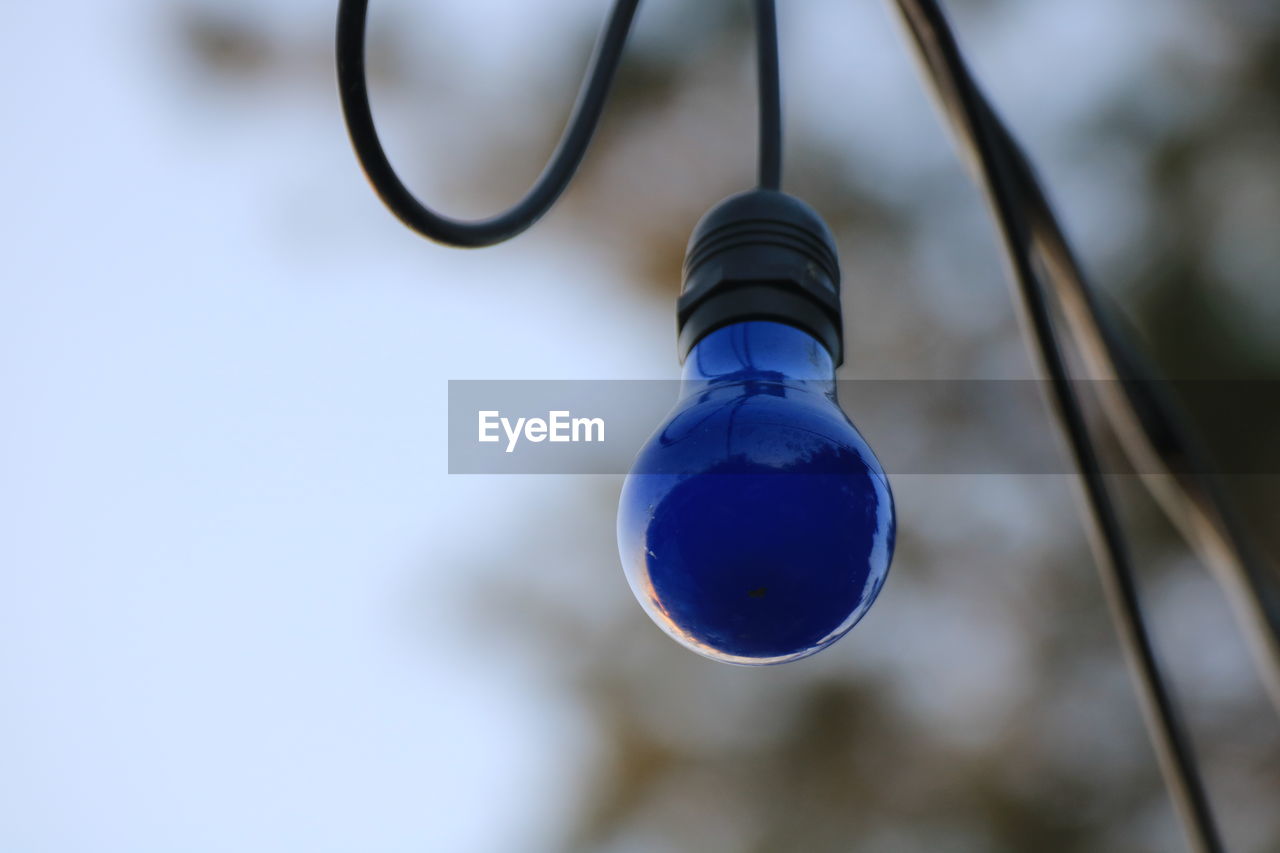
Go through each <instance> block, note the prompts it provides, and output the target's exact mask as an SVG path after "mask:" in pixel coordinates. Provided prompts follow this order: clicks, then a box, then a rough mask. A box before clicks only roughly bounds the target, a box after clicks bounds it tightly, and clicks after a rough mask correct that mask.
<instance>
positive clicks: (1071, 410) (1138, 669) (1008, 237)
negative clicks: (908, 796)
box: [896, 0, 1224, 853]
mask: <svg viewBox="0 0 1280 853" xmlns="http://www.w3.org/2000/svg"><path fill="white" fill-rule="evenodd" d="M896 2H897V7H898V9H899V11H900V12H901V13H902V15H903V17H904V19H905V21H906V23H907V26H908V28H909V30H910V32H911V34H912V36H913V37H914V39H915V43H916V47H917V49H918V51H919V54H920V57H921V59H922V60H923V61H924V64H925V67H926V69H927V70H928V71H929V73H930V76H931V79H932V83H933V85H934V89H935V91H936V94H937V95H938V97H939V98H940V99H941V101H942V102H943V103H944V104H945V105H946V107H947V110H948V114H949V115H950V117H951V119H952V122H953V124H954V125H955V129H956V131H957V133H958V135H959V137H960V139H961V140H963V142H964V145H965V147H966V149H967V150H968V152H969V154H970V155H971V157H972V158H973V161H974V162H973V165H974V166H975V168H976V171H977V173H978V175H979V176H980V177H981V180H982V183H983V185H984V188H985V190H986V193H987V196H988V200H989V201H990V203H991V206H992V209H993V211H994V213H995V217H996V219H997V222H998V225H999V227H1000V232H1001V237H1002V240H1003V243H1004V247H1005V253H1006V257H1007V260H1008V261H1009V263H1010V265H1011V266H1012V268H1013V273H1014V280H1015V282H1016V284H1017V290H1018V292H1019V294H1020V295H1021V300H1020V304H1021V308H1022V312H1023V315H1024V320H1025V321H1026V324H1027V325H1028V326H1029V328H1030V330H1031V332H1032V337H1033V339H1034V341H1035V344H1036V351H1037V353H1038V356H1039V360H1040V364H1041V368H1042V370H1043V371H1044V372H1045V374H1046V375H1047V376H1048V377H1049V378H1050V380H1051V383H1050V385H1051V389H1052V402H1053V404H1054V408H1055V411H1056V414H1057V416H1058V418H1059V421H1060V423H1061V425H1062V428H1063V432H1064V433H1065V437H1066V439H1067V442H1068V445H1069V446H1070V449H1071V452H1072V455H1073V456H1074V458H1075V462H1076V466H1077V468H1078V469H1079V472H1080V480H1079V483H1080V485H1081V487H1082V488H1083V491H1084V495H1085V497H1086V505H1087V508H1088V521H1089V525H1090V532H1091V533H1092V540H1093V542H1094V546H1095V552H1096V555H1097V562H1098V566H1099V570H1100V574H1101V577H1102V585H1103V589H1104V592H1105V594H1106V598H1107V603H1108V606H1109V609H1110V611H1111V615H1112V620H1113V622H1114V623H1115V626H1116V631H1117V634H1118V635H1119V637H1120V640H1121V645H1122V646H1123V648H1124V650H1125V653H1126V656H1127V658H1128V660H1129V663H1130V667H1131V670H1132V672H1133V674H1134V676H1135V682H1136V686H1137V688H1138V695H1139V698H1140V700H1141V703H1142V706H1143V711H1144V714H1145V717H1146V720H1147V728H1148V732H1149V734H1150V736H1151V739H1152V743H1153V746H1154V747H1155V751H1156V755H1157V758H1158V759H1159V763H1160V767H1161V770H1162V772H1163V774H1164V778H1165V783H1166V785H1167V786H1168V788H1169V792H1170V795H1171V797H1172V798H1173V801H1174V804H1175V806H1176V808H1177V811H1178V814H1179V816H1180V817H1181V819H1182V823H1183V827H1184V829H1185V830H1186V833H1187V837H1188V841H1189V843H1190V844H1191V846H1192V848H1193V849H1194V850H1196V851H1201V853H1220V851H1223V850H1224V847H1223V845H1222V841H1221V838H1220V835H1219V832H1218V829H1217V826H1216V823H1215V820H1214V816H1213V812H1212V809H1211V807H1210V804H1209V800H1208V797H1207V795H1206V793H1205V789H1204V784H1203V782H1202V781H1201V778H1200V772H1199V769H1198V767H1197V764H1196V759H1195V753H1194V750H1193V749H1192V746H1191V743H1190V741H1189V739H1188V737H1187V735H1186V734H1185V732H1184V731H1183V729H1182V725H1181V723H1180V720H1179V715H1178V711H1177V705H1176V702H1175V700H1174V698H1173V696H1172V694H1171V692H1170V690H1169V688H1168V686H1167V685H1166V684H1165V681H1164V678H1163V675H1162V674H1161V671H1160V667H1159V664H1158V662H1157V660H1156V657H1155V652H1154V649H1153V646H1152V643H1151V639H1150V636H1149V634H1148V631H1147V628H1146V624H1145V620H1144V618H1143V614H1142V607H1141V603H1140V601H1139V599H1138V592H1137V584H1136V579H1135V573H1134V569H1133V564H1132V560H1131V557H1130V555H1129V552H1128V547H1127V544H1126V541H1125V536H1124V532H1123V530H1122V528H1121V525H1120V522H1119V518H1118V516H1117V514H1116V511H1115V506H1114V504H1113V502H1112V498H1111V494H1110V492H1109V490H1108V488H1107V484H1106V482H1105V480H1104V478H1103V476H1102V474H1101V469H1100V467H1099V464H1098V456H1097V452H1096V450H1095V448H1094V446H1093V440H1092V438H1091V436H1090V434H1089V430H1088V426H1087V423H1086V421H1085V417H1084V413H1083V410H1082V408H1081V405H1080V401H1079V399H1078V398H1077V396H1076V394H1075V391H1074V389H1073V388H1072V385H1071V381H1070V374H1069V371H1068V369H1067V365H1066V361H1065V359H1064V357H1063V354H1062V351H1061V348H1060V346H1059V342H1058V337H1057V332H1056V329H1055V327H1054V319H1053V316H1052V313H1051V311H1050V306H1049V304H1048V301H1047V300H1046V298H1045V294H1044V293H1043V292H1042V291H1041V289H1040V283H1039V281H1038V279H1037V276H1036V270H1035V267H1034V263H1033V259H1032V257H1031V254H1030V252H1029V251H1027V249H1028V248H1029V247H1030V246H1031V244H1032V235H1031V233H1030V232H1029V230H1028V224H1027V221H1026V219H1025V218H1024V216H1023V212H1022V210H1021V205H1020V204H1019V199H1018V197H1017V194H1016V192H1015V190H1014V187H1015V183H1014V181H1013V179H1012V176H1011V174H1010V163H1009V162H1008V156H1007V152H1004V151H1002V150H1001V148H1000V146H999V142H1000V134H999V133H997V132H995V131H994V129H993V122H992V119H993V117H994V113H993V112H992V110H991V109H990V107H989V105H988V104H987V103H986V101H985V99H984V98H983V97H982V95H981V93H980V92H979V91H978V89H977V86H976V85H975V83H974V82H973V80H972V77H971V76H970V74H969V72H968V68H967V67H966V65H965V63H964V60H963V57H962V55H961V54H960V50H959V47H958V45H957V44H956V42H955V36H954V34H953V33H952V32H951V29H950V27H949V25H948V24H947V21H946V19H945V17H944V16H943V14H942V11H941V9H940V8H939V6H938V4H937V3H936V2H934V0H896Z"/></svg>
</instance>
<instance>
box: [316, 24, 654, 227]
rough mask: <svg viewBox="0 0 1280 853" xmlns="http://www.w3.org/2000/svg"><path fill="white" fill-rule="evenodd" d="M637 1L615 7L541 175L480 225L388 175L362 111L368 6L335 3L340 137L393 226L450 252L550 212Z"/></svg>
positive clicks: (573, 165)
mask: <svg viewBox="0 0 1280 853" xmlns="http://www.w3.org/2000/svg"><path fill="white" fill-rule="evenodd" d="M637 6H639V0H615V2H614V4H613V8H612V10H611V11H610V12H609V17H608V19H607V20H606V21H605V25H604V28H603V30H602V31H601V33H600V37H599V39H597V41H596V46H595V50H594V52H593V54H592V57H591V61H590V63H589V65H588V67H587V73H586V75H585V77H584V78H583V82H582V87H581V89H580V90H579V92H578V99H577V102H576V103H575V104H574V107H573V111H572V113H571V114H570V116H569V121H568V124H567V125H566V126H565V130H564V134H563V135H562V136H561V138H560V142H559V144H557V145H556V149H555V152H554V153H553V154H552V155H551V159H550V160H549V161H548V162H547V165H546V167H545V168H544V169H543V170H542V174H541V175H539V176H538V179H537V180H536V181H535V182H534V184H533V186H532V187H531V188H530V189H529V191H528V192H527V193H526V194H525V196H524V198H522V199H520V201H518V202H516V203H515V204H514V205H513V206H512V207H510V208H509V209H507V210H505V211H503V212H502V213H500V214H498V215H497V216H492V217H490V218H488V219H479V220H474V221H466V220H460V219H452V218H450V217H447V216H444V215H442V214H439V213H436V212H435V211H433V210H431V209H430V208H428V207H427V206H426V205H424V204H423V203H422V202H420V201H418V199H417V198H416V197H415V196H414V195H413V193H412V192H411V191H410V190H409V188H408V187H406V186H405V185H404V182H403V181H401V180H400V177H399V176H398V175H397V174H396V172H395V169H393V168H392V166H391V163H390V161H389V160H388V159H387V154H386V151H385V150H384V149H383V147H382V143H381V142H380V141H379V139H378V131H377V129H376V128H375V126H374V122H373V111H372V109H371V108H370V105H369V90H368V81H367V80H366V75H365V52H364V43H365V29H366V23H367V18H368V7H369V0H340V2H339V4H338V32H337V65H338V94H339V96H340V98H341V100H342V114H343V117H344V118H345V119H346V123H347V132H348V133H349V134H350V136H351V145H352V147H353V148H354V149H355V152H356V157H357V158H358V159H359V161H360V166H361V168H363V169H364V173H365V175H366V176H367V177H368V178H369V183H370V184H372V185H373V189H374V192H376V193H377V194H378V197H379V198H380V199H382V202H383V204H385V205H386V206H387V207H388V208H390V210H391V212H392V213H394V214H395V215H396V216H397V217H398V218H399V219H400V221H401V222H403V223H404V224H405V225H406V226H408V227H409V228H410V229H412V230H413V231H416V232H417V233H418V234H421V235H422V236H423V237H426V238H428V239H430V240H435V241H436V242H439V243H445V244H447V245H450V246H462V247H467V248H478V247H481V246H492V245H494V244H496V243H501V242H503V241H505V240H510V239H511V238H512V237H514V236H516V235H517V234H519V233H521V232H522V231H524V230H525V229H526V228H528V227H529V226H530V225H532V224H533V223H535V222H537V221H538V219H540V218H541V217H542V216H543V214H545V213H546V212H547V211H548V210H550V209H551V206H552V205H553V204H555V202H556V200H557V199H558V198H559V197H560V195H561V193H563V192H564V190H565V188H566V187H567V186H568V185H569V182H570V181H571V180H572V179H573V175H574V173H575V172H576V171H577V169H578V166H579V164H580V163H581V162H582V158H583V155H585V154H586V151H587V148H588V146H589V145H590V143H591V137H592V135H593V134H594V133H595V129H596V126H597V125H598V124H599V122H600V114H601V113H602V112H603V111H604V105H605V102H606V101H607V100H608V96H609V89H610V86H611V85H612V83H613V79H614V76H615V74H616V72H617V70H618V63H619V60H620V59H621V58H622V49H623V47H624V46H625V44H626V41H627V35H628V33H629V32H630V30H631V23H632V21H633V19H634V18H635V12H636V7H637Z"/></svg>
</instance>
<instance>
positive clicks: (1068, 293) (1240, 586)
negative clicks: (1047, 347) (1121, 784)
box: [989, 116, 1280, 711]
mask: <svg viewBox="0 0 1280 853" xmlns="http://www.w3.org/2000/svg"><path fill="white" fill-rule="evenodd" d="M989 121H990V123H991V124H992V126H993V128H994V129H995V131H996V132H997V133H998V134H999V136H1000V139H1001V145H1002V148H1003V149H1004V150H1005V151H1006V152H1007V153H1008V157H1009V160H1010V164H1011V172H1012V175H1013V178H1014V179H1015V181H1016V183H1017V187H1018V195H1019V199H1020V200H1021V201H1022V203H1023V204H1024V205H1025V208H1024V209H1025V214H1026V217H1027V220H1028V222H1029V224H1030V231H1031V234H1032V237H1033V244H1032V248H1033V249H1034V251H1035V253H1036V257H1037V259H1038V261H1039V262H1040V266H1041V268H1042V270H1043V274H1044V277H1045V279H1046V280H1047V281H1048V283H1049V284H1050V285H1051V286H1052V288H1053V290H1054V293H1055V295H1056V296H1057V299H1058V302H1059V305H1060V307H1061V310H1062V314H1063V317H1064V318H1065V320H1066V323H1067V327H1068V330H1069V333H1070V336H1071V338H1072V343H1073V344H1074V345H1075V347H1076V349H1077V350H1078V351H1079V353H1080V355H1081V357H1082V358H1083V359H1084V360H1085V362H1086V363H1087V365H1088V367H1089V369H1090V371H1091V373H1092V375H1093V377H1094V378H1096V379H1101V380H1104V381H1101V382H1098V383H1095V387H1097V388H1098V389H1099V392H1100V394H1099V400H1100V402H1101V403H1102V407H1103V413H1104V415H1105V416H1106V418H1107V421H1108V424H1109V425H1110V426H1111V429H1112V431H1113V432H1114V433H1115V435H1116V437H1117V438H1118V439H1119V441H1120V445H1121V448H1122V449H1123V450H1124V453H1125V455H1126V457H1127V458H1128V459H1129V460H1130V462H1131V463H1132V465H1133V468H1134V470H1135V471H1138V472H1142V473H1144V474H1148V476H1144V477H1142V482H1143V483H1144V485H1146V487H1147V489H1148V490H1149V491H1150V492H1151V494H1152V496H1153V497H1154V498H1155V499H1156V502H1157V504H1159V505H1160V507H1161V508H1162V509H1163V510H1164V512H1165V514H1166V515H1167V516H1168V518H1169V519H1170V521H1171V522H1172V523H1173V524H1174V526H1175V527H1176V528H1177V529H1178V530H1179V532H1180V533H1181V534H1182V536H1183V538H1184V539H1185V540H1186V541H1187V543H1188V544H1189V545H1190V546H1191V547H1192V548H1193V549H1194V550H1195V551H1196V552H1197V554H1199V556H1200V558H1201V559H1202V560H1203V561H1204V562H1205V564H1206V565H1207V566H1209V568H1210V570H1211V571H1212V572H1213V574H1214V576H1215V577H1216V579H1217V581H1218V583H1219V584H1220V585H1221V586H1222V588H1223V591H1224V593H1225V595H1226V597H1227V601H1228V602H1229V604H1230V606H1231V608H1232V611H1233V613H1234V615H1235V618H1236V622H1237V624H1238V625H1239V626H1240V628H1241V631H1242V632H1243V634H1244V636H1245V639H1246V640H1247V642H1248V644H1249V648H1250V650H1251V652H1252V653H1253V659H1254V665H1255V669H1256V670H1257V672H1258V676H1259V678H1260V680H1261V681H1262V684H1263V686H1264V687H1265V688H1266V690H1267V692H1268V694H1269V695H1270V697H1271V701H1272V704H1273V705H1274V706H1275V708H1276V710H1277V711H1280V588H1277V582H1276V575H1275V571H1274V569H1272V568H1271V567H1270V566H1268V565H1267V564H1266V563H1265V562H1264V561H1263V559H1262V557H1261V555H1260V554H1259V553H1258V550H1257V548H1256V547H1255V546H1254V545H1253V543H1252V542H1251V541H1250V540H1249V537H1248V536H1247V535H1246V534H1245V532H1244V528H1243V525H1242V524H1241V522H1240V520H1239V518H1238V517H1237V515H1236V513H1235V512H1234V510H1233V508H1232V506H1231V504H1230V502H1229V501H1228V500H1227V497H1226V494H1225V491H1224V489H1223V488H1222V485H1221V483H1220V482H1219V481H1218V479H1217V477H1215V476H1214V474H1213V467H1212V464H1211V462H1210V459H1209V454H1208V453H1207V452H1206V451H1205V449H1204V448H1203V447H1202V446H1201V444H1200V442H1199V441H1198V440H1197V438H1196V435H1195V431H1194V430H1193V429H1191V428H1190V427H1189V426H1188V425H1187V418H1186V416H1185V414H1184V413H1183V412H1182V411H1181V409H1180V407H1179V406H1178V404H1177V401H1176V400H1174V399H1173V398H1172V397H1171V396H1170V395H1169V394H1167V393H1165V392H1164V389H1163V386H1162V384H1161V383H1160V382H1159V381H1157V379H1156V377H1157V371H1156V370H1155V369H1154V368H1153V367H1152V366H1151V365H1150V364H1149V363H1148V360H1147V359H1146V357H1145V356H1144V354H1143V353H1142V352H1141V351H1140V350H1139V349H1137V348H1136V347H1133V346H1131V345H1130V344H1129V341H1128V340H1127V339H1126V335H1125V334H1124V329H1123V327H1122V326H1121V325H1120V322H1121V321H1120V319H1119V315H1118V313H1117V312H1116V311H1114V310H1112V309H1110V308H1109V307H1108V306H1107V305H1106V304H1105V303H1104V302H1103V301H1102V299H1101V298H1100V295H1099V294H1097V293H1095V292H1094V290H1093V289H1092V288H1091V287H1089V285H1088V282H1087V279H1086V277H1085V275H1084V273H1083V271H1082V268H1081V267H1080V264H1079V263H1078V262H1077V260H1076V258H1075V256H1074V254H1073V253H1072V251H1071V248H1070V246H1069V245H1068V244H1067V241H1066V238H1065V236H1064V235H1063V231H1062V227H1061V226H1060V225H1059V224H1058V221H1057V218H1056V217H1055V216H1054V213H1053V210H1052V208H1051V207H1050V206H1049V204H1048V201H1047V200H1046V199H1045V196H1044V191H1043V189H1042V188H1041V187H1040V185H1039V182H1038V181H1037V180H1036V177H1035V173H1034V171H1033V170H1032V168H1031V165H1030V163H1029V161H1028V160H1027V158H1026V156H1025V154H1023V152H1022V151H1021V149H1020V148H1019V147H1018V145H1017V143H1016V141H1015V140H1014V139H1013V138H1012V137H1011V136H1010V135H1009V133H1008V131H1007V129H1005V128H1004V127H1003V126H1002V125H1001V124H1000V123H999V121H998V120H997V119H996V118H995V117H994V116H991V118H990V119H989Z"/></svg>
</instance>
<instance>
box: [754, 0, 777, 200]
mask: <svg viewBox="0 0 1280 853" xmlns="http://www.w3.org/2000/svg"><path fill="white" fill-rule="evenodd" d="M781 76H782V75H781V74H780V72H779V70H778V14H777V9H776V8H775V5H774V0H756V79H757V83H758V85H759V92H760V97H759V100H760V164H759V165H760V188H761V189H765V190H776V189H780V188H781V186H782V82H781Z"/></svg>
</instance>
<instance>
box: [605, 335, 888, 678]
mask: <svg viewBox="0 0 1280 853" xmlns="http://www.w3.org/2000/svg"><path fill="white" fill-rule="evenodd" d="M894 531H895V527H894V512H893V497H892V495H891V493H890V491H889V485H888V482H887V481H886V479H885V475H884V472H883V471H882V470H881V468H880V463H879V462H878V461H877V460H876V458H875V455H874V454H873V453H872V452H871V449H870V448H869V447H868V446H867V444H866V442H865V441H863V439H862V436H861V435H859V434H858V431H857V430H856V429H855V428H854V426H853V424H852V423H851V422H850V421H849V418H848V417H847V416H846V415H845V413H844V412H843V411H842V410H841V409H840V406H839V404H838V403H837V402H836V385H835V367H834V365H833V362H832V359H831V355H830V353H828V351H827V349H826V348H825V347H824V346H823V345H822V344H821V343H819V342H818V341H817V340H816V339H814V338H813V337H812V336H810V335H809V334H808V333H806V332H804V331H802V330H800V329H797V328H794V327H792V326H788V325H784V324H781V323H773V322H763V321H751V322H742V323H735V324H733V325H729V326H725V327H722V328H720V329H718V330H716V331H713V332H711V333H709V334H708V335H706V336H705V337H704V338H703V339H702V340H700V341H698V343H697V344H696V345H695V346H694V347H693V349H692V350H691V351H690V353H689V357H688V358H687V359H686V361H685V368H684V376H683V381H682V383H681V397H680V400H679V401H678V402H677V404H676V407H675V409H674V410H673V411H672V413H671V415H670V416H669V417H668V418H667V420H666V422H665V423H663V425H662V426H661V427H660V428H659V429H658V430H657V432H656V433H654V435H653V437H652V438H650V439H649V441H648V442H647V443H646V444H645V446H644V447H643V448H642V449H641V451H640V453H639V455H638V456H637V458H636V462H635V465H634V466H633V467H632V469H631V473H630V474H628V475H627V479H626V483H625V484H624V486H623V489H622V499H621V502H620V504H619V507H618V549H619V553H620V554H621V557H622V563H623V566H624V568H625V570H626V574H627V579H628V581H629V582H630V584H631V589H632V591H633V592H634V593H635V595H636V597H637V598H638V599H639V600H640V603H641V605H643V606H644V609H645V610H646V611H647V612H648V614H649V616H650V617H651V618H652V619H653V620H654V621H655V622H657V623H658V625H659V626H660V627H661V628H662V629H663V630H664V631H666V632H667V633H668V634H669V635H670V636H671V637H673V638H674V639H675V640H676V641H678V642H680V643H682V644H683V645H685V646H687V647H688V648H690V649H692V650H693V651H695V652H698V653H699V654H701V655H704V656H706V657H709V658H712V659H713V660H718V661H724V662H726V663H736V664H772V663H782V662H785V661H791V660H797V659H799V658H803V657H806V656H808V655H811V654H814V653H815V652H818V651H820V650H822V649H824V648H826V647H827V646H829V645H831V644H832V643H834V642H835V641H836V640H838V639H840V637H842V636H844V634H845V633H847V632H848V631H849V629H850V628H852V627H853V626H854V624H855V623H857V621H858V620H859V619H861V618H862V616H863V615H864V614H865V613H866V612H867V610H868V608H870V607H871V604H872V602H874V601H875V598H876V595H877V594H878V593H879V591H880V587H881V586H882V585H883V584H884V580H885V576H886V575H887V574H888V572H889V563H890V560H891V559H892V557H893V546H894Z"/></svg>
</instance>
